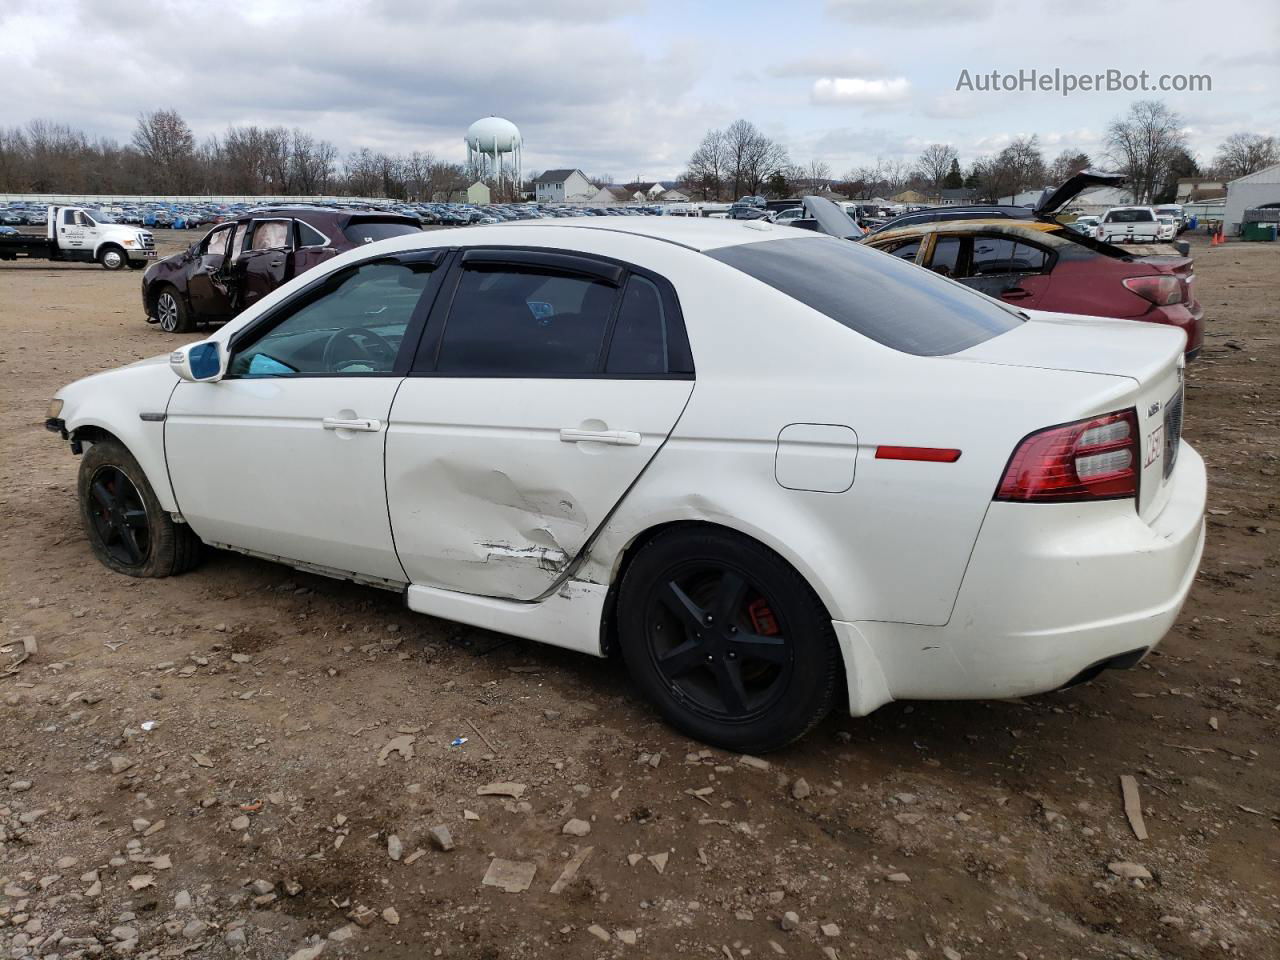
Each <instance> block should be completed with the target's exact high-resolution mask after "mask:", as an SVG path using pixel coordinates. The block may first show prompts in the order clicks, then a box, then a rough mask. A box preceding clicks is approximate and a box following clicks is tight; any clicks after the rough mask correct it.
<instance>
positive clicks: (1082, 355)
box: [953, 312, 1186, 521]
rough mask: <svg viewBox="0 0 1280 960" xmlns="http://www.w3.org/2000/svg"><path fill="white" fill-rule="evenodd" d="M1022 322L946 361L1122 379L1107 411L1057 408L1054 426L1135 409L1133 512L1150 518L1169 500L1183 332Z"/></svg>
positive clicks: (1092, 322)
mask: <svg viewBox="0 0 1280 960" xmlns="http://www.w3.org/2000/svg"><path fill="white" fill-rule="evenodd" d="M1028 316H1029V318H1030V319H1029V320H1028V321H1027V322H1026V323H1024V324H1023V325H1022V326H1021V327H1019V328H1018V329H1016V330H1010V331H1009V332H1008V333H1003V334H1001V335H1000V336H998V337H993V338H991V339H990V340H987V341H985V342H983V343H980V344H978V345H977V346H975V347H970V348H969V349H968V350H965V351H963V352H961V353H957V354H954V356H953V359H955V360H964V361H968V362H972V363H990V364H999V365H1002V366H1015V367H1036V368H1040V369H1044V370H1071V371H1075V372H1078V373H1093V374H1100V375H1105V376H1112V377H1124V378H1126V379H1127V380H1129V381H1130V382H1131V383H1132V387H1131V388H1130V389H1129V390H1127V391H1125V392H1124V393H1123V394H1122V395H1121V397H1120V398H1119V399H1118V400H1117V401H1115V402H1113V403H1112V404H1111V406H1110V408H1109V409H1106V410H1093V409H1075V410H1073V409H1064V410H1063V416H1062V419H1061V421H1059V422H1062V423H1066V422H1070V421H1072V420H1078V419H1082V418H1084V417H1087V416H1091V415H1094V414H1102V413H1110V412H1112V411H1114V410H1121V409H1124V408H1125V407H1129V406H1132V407H1133V408H1134V409H1135V410H1136V411H1137V414H1138V431H1139V436H1138V468H1139V471H1140V480H1139V484H1138V513H1139V515H1140V516H1141V517H1142V518H1143V519H1144V520H1148V521H1149V520H1152V519H1154V518H1155V517H1156V516H1157V515H1159V513H1160V511H1161V510H1162V509H1163V508H1164V505H1165V503H1166V502H1167V501H1168V499H1169V490H1168V481H1169V477H1170V475H1171V473H1172V471H1173V467H1174V464H1175V462H1176V460H1177V455H1178V447H1179V442H1180V440H1181V438H1182V409H1183V372H1184V368H1185V366H1186V360H1185V358H1184V357H1183V350H1184V349H1185V345H1186V338H1185V336H1184V334H1183V333H1182V331H1181V330H1178V329H1177V328H1174V327H1167V326H1162V325H1159V324H1153V323H1135V322H1134V321H1132V320H1111V319H1106V318H1101V317H1081V316H1076V315H1074V314H1062V313H1040V312H1029V313H1028ZM1044 426H1046V427H1049V426H1053V424H1051V423H1046V424H1044Z"/></svg>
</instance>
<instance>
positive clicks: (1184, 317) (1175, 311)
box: [1136, 300, 1204, 360]
mask: <svg viewBox="0 0 1280 960" xmlns="http://www.w3.org/2000/svg"><path fill="white" fill-rule="evenodd" d="M1136 319H1138V320H1145V321H1147V322H1149V323H1163V324H1165V325H1167V326H1170V327H1177V328H1178V329H1179V330H1181V331H1182V332H1183V333H1185V334H1186V335H1187V348H1186V355H1187V359H1188V360H1190V359H1194V358H1195V357H1197V356H1199V354H1200V348H1201V347H1203V346H1204V307H1202V306H1201V305H1200V302H1199V301H1198V300H1192V301H1191V302H1190V303H1175V304H1172V305H1171V306H1167V307H1152V308H1151V309H1150V310H1149V311H1148V312H1147V314H1146V315H1145V316H1141V317H1137V318H1136Z"/></svg>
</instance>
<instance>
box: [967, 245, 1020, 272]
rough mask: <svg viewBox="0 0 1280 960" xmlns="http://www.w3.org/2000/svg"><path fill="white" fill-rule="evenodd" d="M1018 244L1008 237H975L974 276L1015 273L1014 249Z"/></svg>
mask: <svg viewBox="0 0 1280 960" xmlns="http://www.w3.org/2000/svg"><path fill="white" fill-rule="evenodd" d="M1016 246H1017V244H1016V243H1014V242H1013V241H1012V240H1009V239H1008V238H1006V237H974V238H973V268H972V271H971V272H972V274H973V276H975V277H982V276H989V275H991V274H997V273H1013V272H1014V262H1013V251H1014V247H1016Z"/></svg>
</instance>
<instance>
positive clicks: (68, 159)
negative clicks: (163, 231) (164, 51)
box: [0, 110, 471, 200]
mask: <svg viewBox="0 0 1280 960" xmlns="http://www.w3.org/2000/svg"><path fill="white" fill-rule="evenodd" d="M470 182H471V181H470V179H469V178H468V177H467V172H466V170H465V169H464V168H463V167H462V165H460V164H455V163H446V162H443V161H441V160H438V159H437V158H436V157H434V156H433V155H432V154H430V153H421V152H419V151H416V150H415V151H413V152H412V153H404V154H400V153H384V152H381V151H372V150H369V149H368V148H364V149H360V150H355V151H352V152H350V153H348V154H347V155H346V156H345V157H344V156H341V155H340V154H339V152H338V149H337V147H335V146H334V145H333V144H332V143H330V142H329V141H327V140H321V139H319V138H317V137H315V136H313V135H312V134H310V133H307V132H306V131H305V130H302V129H299V128H297V127H294V128H293V129H289V128H286V127H258V126H240V127H228V128H227V130H226V131H225V132H224V133H223V134H222V135H220V136H212V137H208V138H207V139H205V140H203V141H201V142H197V141H196V138H195V136H194V135H193V134H192V132H191V128H190V127H189V126H188V125H187V123H186V121H184V120H183V119H182V117H181V116H180V115H179V114H178V112H177V111H175V110H157V111H155V112H153V113H147V114H143V115H142V116H140V117H139V118H138V125H137V127H136V129H135V130H134V133H133V137H132V139H131V140H130V141H129V142H128V143H123V144H122V143H118V142H116V141H114V140H110V139H106V138H100V139H97V140H93V139H90V138H89V137H88V136H86V135H85V134H84V133H83V132H82V131H79V130H75V129H73V128H72V127H69V126H67V125H66V124H60V123H55V122H52V121H49V120H32V121H31V122H30V123H28V124H26V126H23V127H12V128H9V129H3V128H0V192H4V193H86V194H94V193H103V194H113V193H114V194H129V193H133V194H245V195H270V194H280V195H297V196H308V195H325V194H342V195H351V196H358V197H375V196H376V197H392V198H396V199H401V200H408V199H416V200H431V199H434V198H448V197H450V196H453V195H455V194H456V193H457V192H458V191H460V190H465V189H466V187H467V185H468V183H470Z"/></svg>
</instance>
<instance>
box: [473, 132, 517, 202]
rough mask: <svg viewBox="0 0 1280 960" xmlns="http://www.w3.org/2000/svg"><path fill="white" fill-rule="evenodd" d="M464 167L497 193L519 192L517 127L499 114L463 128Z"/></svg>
mask: <svg viewBox="0 0 1280 960" xmlns="http://www.w3.org/2000/svg"><path fill="white" fill-rule="evenodd" d="M466 142H467V167H468V169H470V170H471V172H472V173H473V174H474V175H475V176H476V177H477V178H478V179H480V180H486V181H489V182H490V183H492V185H493V186H494V187H495V188H496V191H497V192H498V193H506V192H508V191H509V192H510V193H511V194H512V195H514V196H518V195H519V193H520V184H521V179H520V148H521V141H520V130H519V129H518V128H517V127H516V125H515V124H514V123H512V122H511V121H510V120H504V119H502V117H485V118H484V119H482V120H477V121H476V122H475V123H473V124H472V125H471V126H470V127H468V128H467V136H466Z"/></svg>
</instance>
